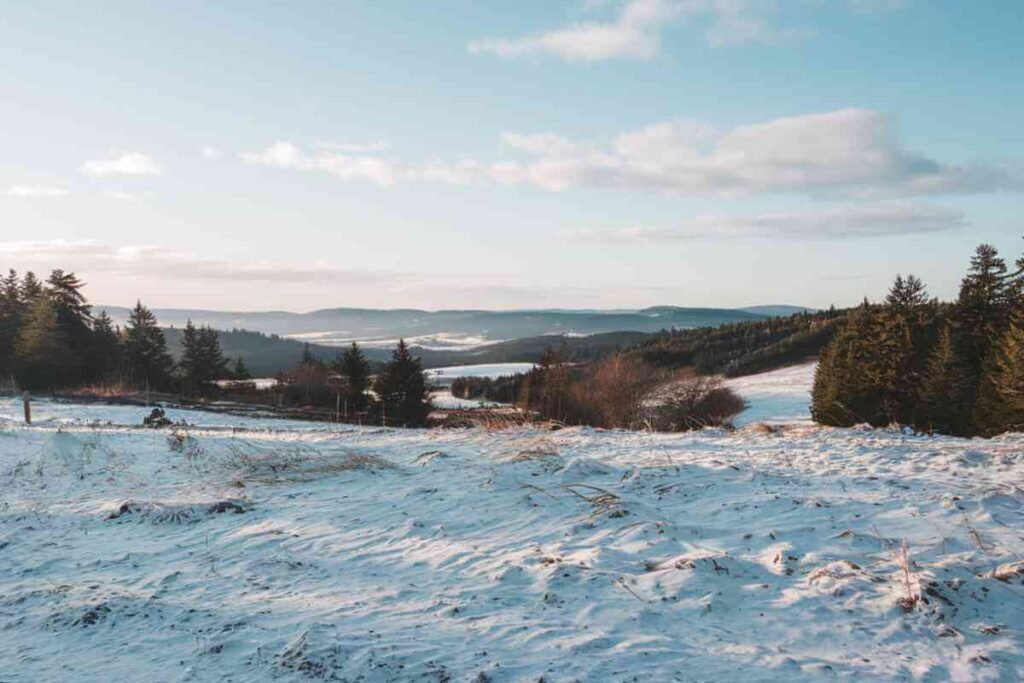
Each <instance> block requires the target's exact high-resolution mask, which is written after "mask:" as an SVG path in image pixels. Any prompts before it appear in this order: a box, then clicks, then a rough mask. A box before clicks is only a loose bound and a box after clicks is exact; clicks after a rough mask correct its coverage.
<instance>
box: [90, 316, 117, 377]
mask: <svg viewBox="0 0 1024 683" xmlns="http://www.w3.org/2000/svg"><path fill="white" fill-rule="evenodd" d="M90 355H91V362H92V364H93V366H94V367H95V368H96V373H97V375H98V376H99V378H100V379H101V380H103V381H111V380H113V379H115V375H116V374H117V372H118V370H119V369H120V365H121V339H120V336H119V334H118V330H117V329H116V328H115V327H114V321H113V320H111V319H110V316H109V315H107V312H106V311H100V314H99V315H98V316H96V317H95V318H94V319H93V323H92V353H91V354H90Z"/></svg>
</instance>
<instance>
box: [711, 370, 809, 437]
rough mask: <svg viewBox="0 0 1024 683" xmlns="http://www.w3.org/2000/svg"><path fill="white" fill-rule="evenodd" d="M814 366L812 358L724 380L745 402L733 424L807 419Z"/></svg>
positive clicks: (774, 422) (801, 420)
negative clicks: (806, 361) (745, 405)
mask: <svg viewBox="0 0 1024 683" xmlns="http://www.w3.org/2000/svg"><path fill="white" fill-rule="evenodd" d="M817 367H818V363H817V361H815V362H811V363H804V364H802V365H793V366H790V367H787V368H782V369H780V370H775V371H772V372H765V373H761V374H759V375H748V376H746V377H736V378H734V379H730V380H727V381H726V385H727V386H729V387H731V388H732V389H734V390H736V391H737V392H738V393H739V394H740V395H741V396H743V398H745V399H746V400H747V404H748V407H747V409H746V410H745V411H743V413H741V414H740V415H739V416H738V417H737V419H736V420H735V422H736V424H737V425H745V424H751V423H753V422H766V423H773V424H777V423H787V422H808V423H809V422H810V421H811V410H810V403H811V385H812V384H814V370H815V368H817Z"/></svg>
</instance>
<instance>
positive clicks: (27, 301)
mask: <svg viewBox="0 0 1024 683" xmlns="http://www.w3.org/2000/svg"><path fill="white" fill-rule="evenodd" d="M42 295H43V283H42V282H40V281H39V278H37V277H36V274H35V273H33V272H32V271H31V270H30V271H28V272H27V273H25V276H24V277H23V278H22V279H21V285H20V286H19V288H18V296H19V298H20V299H21V305H22V307H23V309H24V310H27V309H28V307H29V306H31V305H32V304H33V303H34V302H35V300H36V299H38V298H39V297H40V296H42Z"/></svg>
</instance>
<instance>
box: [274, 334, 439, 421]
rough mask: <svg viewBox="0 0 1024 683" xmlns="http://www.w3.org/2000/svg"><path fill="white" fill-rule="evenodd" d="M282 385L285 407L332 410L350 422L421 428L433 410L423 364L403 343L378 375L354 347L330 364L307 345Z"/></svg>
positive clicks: (284, 374)
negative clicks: (301, 406) (302, 406)
mask: <svg viewBox="0 0 1024 683" xmlns="http://www.w3.org/2000/svg"><path fill="white" fill-rule="evenodd" d="M279 380H280V381H281V389H280V391H281V393H282V397H283V398H284V400H285V401H286V402H288V403H290V404H293V405H304V406H314V407H318V408H321V409H328V410H334V411H336V412H337V414H338V416H339V417H343V419H346V420H350V421H351V420H365V421H370V422H378V423H381V424H386V425H393V426H405V427H420V426H423V425H425V424H426V423H427V418H428V417H429V415H430V412H431V410H432V406H431V403H430V393H431V387H430V384H429V382H428V381H427V376H426V373H425V372H424V371H423V364H422V362H421V360H420V359H419V358H417V357H415V356H413V355H412V353H411V352H410V351H409V347H408V345H407V344H406V343H405V340H404V339H400V340H399V341H398V346H397V347H395V349H394V351H392V353H391V358H390V360H388V362H386V363H384V365H383V366H382V367H381V369H380V371H379V372H377V374H376V375H374V374H373V373H372V368H371V365H370V362H369V361H368V360H367V359H366V356H365V355H364V354H363V351H362V349H361V348H360V347H359V344H357V343H355V342H352V345H351V346H349V347H348V348H346V349H344V350H343V351H341V352H339V353H338V355H337V356H336V357H335V358H334V359H333V360H330V361H324V360H322V359H321V358H318V357H317V356H315V355H314V354H313V353H312V351H311V350H310V347H309V345H308V344H307V345H305V347H304V348H303V353H302V358H301V360H300V361H299V364H298V365H297V366H296V367H295V368H293V369H291V370H288V371H286V372H284V373H281V375H280V377H279Z"/></svg>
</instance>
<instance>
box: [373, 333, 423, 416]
mask: <svg viewBox="0 0 1024 683" xmlns="http://www.w3.org/2000/svg"><path fill="white" fill-rule="evenodd" d="M373 388H374V391H375V392H376V393H377V395H378V396H379V397H380V400H381V403H382V404H383V405H382V408H383V410H384V411H385V413H384V414H385V417H386V420H387V422H388V423H389V424H393V425H404V426H407V427H418V426H422V425H424V424H426V421H427V416H428V415H429V414H430V409H431V406H430V387H429V386H428V385H427V378H426V375H425V374H424V372H423V367H422V366H421V364H420V359H419V358H414V357H413V356H412V354H411V353H409V348H408V346H406V344H405V340H404V339H403V340H399V342H398V348H396V349H395V351H394V352H392V354H391V360H390V361H389V362H388V363H387V364H385V366H384V368H383V370H381V372H380V374H379V375H377V380H376V381H375V382H374V385H373Z"/></svg>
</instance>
